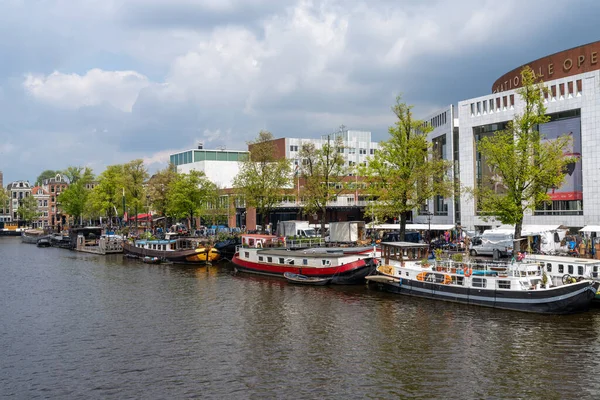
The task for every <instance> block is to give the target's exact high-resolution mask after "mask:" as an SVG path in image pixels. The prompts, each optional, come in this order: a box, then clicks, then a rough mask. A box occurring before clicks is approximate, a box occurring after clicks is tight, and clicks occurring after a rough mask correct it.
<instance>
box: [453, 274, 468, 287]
mask: <svg viewBox="0 0 600 400" xmlns="http://www.w3.org/2000/svg"><path fill="white" fill-rule="evenodd" d="M454 278H456V282H455V283H456V284H457V285H460V286H463V285H464V284H465V277H464V276H454V277H452V279H454Z"/></svg>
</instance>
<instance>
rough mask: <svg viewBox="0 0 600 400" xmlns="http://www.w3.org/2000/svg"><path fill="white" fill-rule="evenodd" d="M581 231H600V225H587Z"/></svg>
mask: <svg viewBox="0 0 600 400" xmlns="http://www.w3.org/2000/svg"><path fill="white" fill-rule="evenodd" d="M579 232H600V225H586V226H584V227H583V228H581V229H580V230H579Z"/></svg>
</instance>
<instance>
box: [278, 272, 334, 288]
mask: <svg viewBox="0 0 600 400" xmlns="http://www.w3.org/2000/svg"><path fill="white" fill-rule="evenodd" d="M283 277H284V278H285V279H287V281H288V282H291V283H297V284H300V285H313V286H325V285H328V284H329V283H331V278H319V277H316V276H306V275H300V274H293V273H291V272H285V273H284V274H283Z"/></svg>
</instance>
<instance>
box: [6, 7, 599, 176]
mask: <svg viewBox="0 0 600 400" xmlns="http://www.w3.org/2000/svg"><path fill="white" fill-rule="evenodd" d="M598 15H600V2H598V1H596V0H573V1H568V2H567V1H555V0H527V1H522V0H521V1H517V0H492V1H488V0H455V1H441V0H440V1H438V0H420V1H416V0H414V1H413V0H322V1H308V0H299V1H294V0H289V1H286V0H120V1H118V0H78V1H73V0H0V171H2V172H3V173H4V184H5V185H6V184H7V183H8V182H11V181H15V180H29V181H30V182H33V181H35V179H36V177H37V176H38V175H39V174H40V173H41V172H42V171H44V170H47V169H52V170H63V169H66V168H67V167H68V166H88V167H91V168H92V170H93V172H94V173H95V174H100V173H101V172H102V171H104V169H105V168H106V166H107V165H114V164H122V163H126V162H129V161H131V160H134V159H140V158H141V159H143V160H144V161H145V163H146V165H147V167H148V169H149V171H150V172H153V171H156V170H158V169H161V168H164V167H166V165H167V163H168V156H169V154H172V153H174V152H178V151H182V150H187V149H191V148H195V147H196V146H197V144H198V143H199V142H203V143H204V147H205V148H209V149H211V148H222V147H224V148H227V149H230V150H246V149H247V142H248V141H251V140H253V139H255V138H256V137H257V135H258V132H259V131H260V130H262V129H266V130H269V131H270V132H272V133H273V135H274V136H275V137H276V138H280V137H306V138H319V137H320V136H321V135H322V134H327V133H330V132H333V131H336V130H337V129H338V127H339V126H340V125H342V124H343V125H345V126H347V127H348V128H349V129H358V130H368V131H371V132H372V140H374V141H381V140H386V139H387V138H388V127H389V126H390V125H392V124H393V122H394V116H393V114H392V112H391V110H390V107H391V105H392V104H393V103H394V101H395V98H396V96H397V95H399V94H401V95H402V99H403V101H405V102H406V103H408V104H412V105H414V109H413V111H414V113H415V115H416V117H417V118H418V117H420V116H421V117H425V116H427V115H428V114H430V113H432V112H434V111H435V110H437V109H440V108H442V107H444V106H447V105H449V104H456V103H457V102H458V101H461V100H464V99H469V98H472V97H477V96H482V95H485V94H488V93H490V92H491V86H492V84H493V82H494V81H495V80H496V79H497V78H499V77H500V76H501V75H503V74H504V73H505V72H508V71H510V70H512V69H514V68H516V67H518V66H520V65H523V64H525V63H527V62H529V61H533V60H535V59H537V58H540V57H543V56H545V55H548V54H551V53H555V52H558V51H561V50H565V49H568V48H571V47H575V46H579V45H582V44H586V43H589V42H593V41H596V40H600V28H599V27H598V24H597V16H598Z"/></svg>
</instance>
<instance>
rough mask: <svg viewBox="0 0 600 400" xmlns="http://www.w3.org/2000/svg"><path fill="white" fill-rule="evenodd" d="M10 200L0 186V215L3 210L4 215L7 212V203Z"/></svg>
mask: <svg viewBox="0 0 600 400" xmlns="http://www.w3.org/2000/svg"><path fill="white" fill-rule="evenodd" d="M9 200H10V194H9V193H8V190H6V189H5V188H3V187H2V186H0V213H1V212H2V210H4V212H5V213H8V212H9V209H10V205H9V203H8V201H9Z"/></svg>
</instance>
